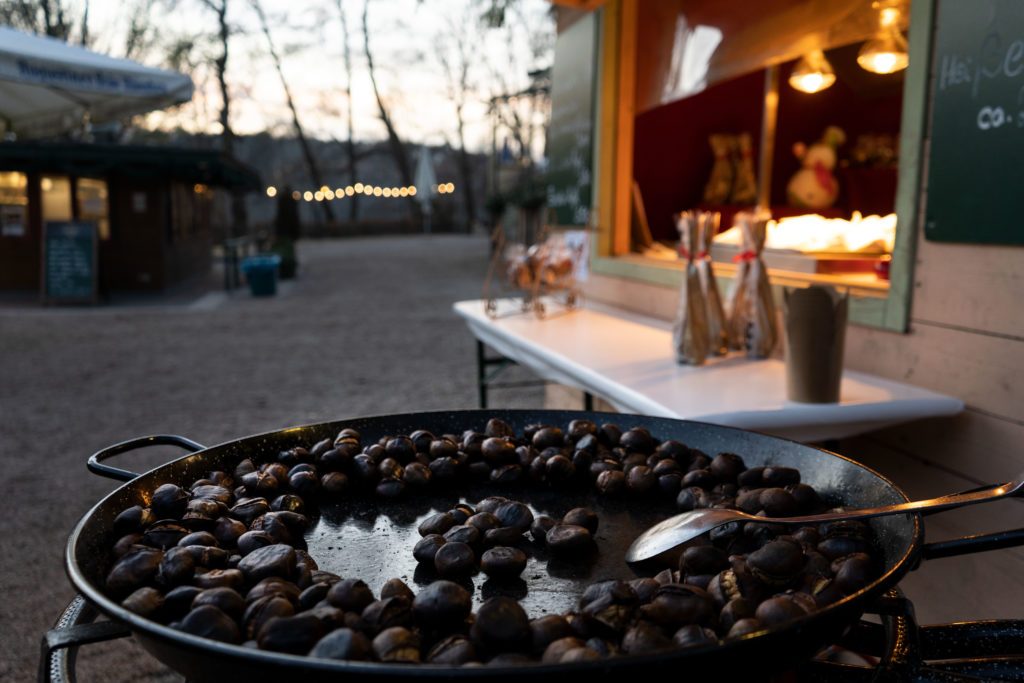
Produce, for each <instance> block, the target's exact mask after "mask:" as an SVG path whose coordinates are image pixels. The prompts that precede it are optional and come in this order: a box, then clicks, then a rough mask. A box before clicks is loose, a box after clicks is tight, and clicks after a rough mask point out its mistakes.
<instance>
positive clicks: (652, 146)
mask: <svg viewBox="0 0 1024 683" xmlns="http://www.w3.org/2000/svg"><path fill="white" fill-rule="evenodd" d="M763 94H764V72H763V71H759V72H757V73H753V74H750V75H747V76H741V77H740V78H735V79H732V80H730V81H726V82H725V83H720V84H718V85H716V86H714V87H713V88H709V89H707V90H705V91H703V92H700V93H698V94H696V95H693V96H692V97H687V98H686V99H683V100H678V101H676V102H671V103H669V104H666V105H662V106H660V107H656V108H654V109H651V110H648V111H646V112H644V113H642V114H640V115H639V116H637V117H636V124H635V128H634V143H633V144H634V147H633V177H634V178H635V179H636V181H637V184H639V186H640V194H641V195H642V196H643V199H644V208H645V210H646V211H647V221H648V222H649V223H650V226H651V234H652V235H653V236H654V239H656V240H658V239H662V240H664V239H676V237H677V234H676V229H675V224H674V223H673V222H672V214H673V213H675V212H677V211H682V210H684V209H689V208H693V207H695V206H696V205H697V204H699V203H700V201H701V197H702V196H703V194H704V185H705V183H707V180H708V175H709V174H710V173H711V164H712V161H713V160H714V156H713V155H712V153H711V147H710V146H709V145H708V136H710V135H711V134H712V133H722V132H730V133H740V132H742V131H750V132H751V133H752V134H753V137H754V158H755V159H756V158H757V153H758V152H757V143H758V141H759V140H760V135H761V102H762V99H763Z"/></svg>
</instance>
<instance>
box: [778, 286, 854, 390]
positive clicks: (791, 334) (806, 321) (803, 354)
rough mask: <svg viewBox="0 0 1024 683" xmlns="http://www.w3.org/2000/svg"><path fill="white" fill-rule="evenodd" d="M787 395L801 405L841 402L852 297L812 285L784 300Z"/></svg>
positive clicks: (794, 292)
mask: <svg viewBox="0 0 1024 683" xmlns="http://www.w3.org/2000/svg"><path fill="white" fill-rule="evenodd" d="M784 301H785V303H784V309H783V311H784V317H785V328H786V395H787V397H788V398H789V400H790V401H796V402H798V403H838V402H839V385H840V382H841V380H842V377H843V342H844V338H845V337H846V309H847V305H848V302H849V295H848V294H847V295H842V296H841V295H840V294H839V293H838V292H836V291H835V289H833V288H832V287H824V286H819V285H813V286H811V287H807V288H805V289H788V290H786V291H785V297H784Z"/></svg>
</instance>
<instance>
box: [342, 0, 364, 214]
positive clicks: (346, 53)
mask: <svg viewBox="0 0 1024 683" xmlns="http://www.w3.org/2000/svg"><path fill="white" fill-rule="evenodd" d="M337 4H338V14H339V15H340V16H341V46H342V55H343V57H344V62H345V101H346V103H347V105H348V112H347V117H346V118H347V123H348V138H347V139H346V141H345V149H346V150H347V152H348V183H349V185H355V183H356V181H357V180H358V174H357V172H356V141H355V133H354V132H353V120H354V118H355V107H354V106H353V105H352V51H351V49H350V45H349V35H350V34H349V30H348V18H347V17H346V15H345V8H344V6H343V5H342V0H337ZM358 217H359V195H358V194H354V195H352V197H351V198H350V201H349V202H348V219H349V220H350V221H355V220H356V219H357V218H358Z"/></svg>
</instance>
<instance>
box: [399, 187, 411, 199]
mask: <svg viewBox="0 0 1024 683" xmlns="http://www.w3.org/2000/svg"><path fill="white" fill-rule="evenodd" d="M398 196H399V197H408V196H409V188H408V187H403V188H400V189H399V190H398Z"/></svg>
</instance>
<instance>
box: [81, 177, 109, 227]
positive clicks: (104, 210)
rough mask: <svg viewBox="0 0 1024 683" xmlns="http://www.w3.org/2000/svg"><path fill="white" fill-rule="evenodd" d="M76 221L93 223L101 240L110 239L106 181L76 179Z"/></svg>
mask: <svg viewBox="0 0 1024 683" xmlns="http://www.w3.org/2000/svg"><path fill="white" fill-rule="evenodd" d="M75 199H76V201H77V205H78V219H79V220H83V221H94V222H95V223H96V226H97V229H98V230H99V235H100V239H101V240H108V239H110V208H109V207H110V202H109V198H108V190H107V181H105V180H100V179H98V178H78V180H77V181H76V183H75Z"/></svg>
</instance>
